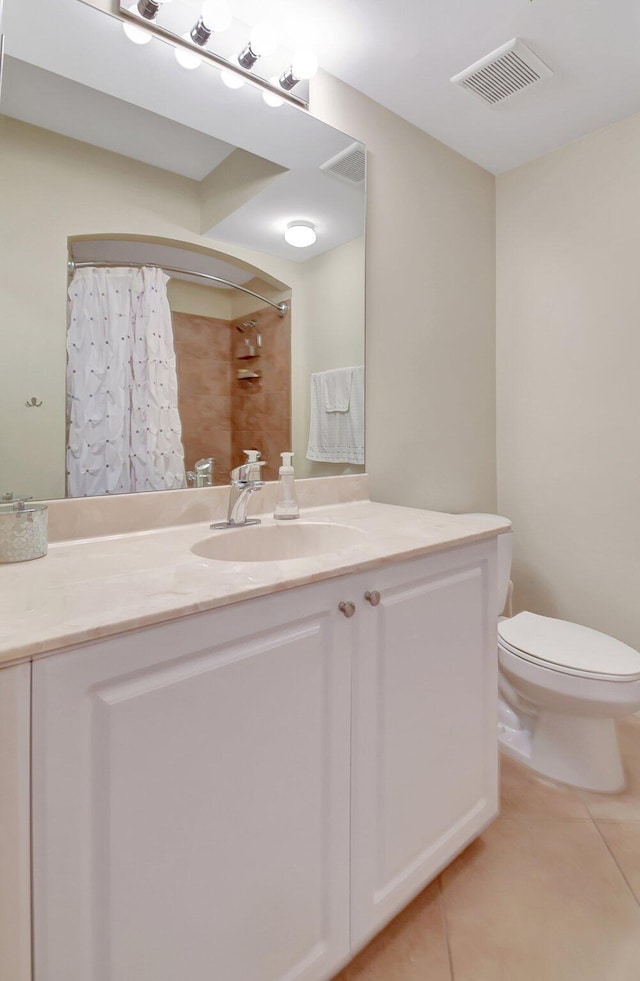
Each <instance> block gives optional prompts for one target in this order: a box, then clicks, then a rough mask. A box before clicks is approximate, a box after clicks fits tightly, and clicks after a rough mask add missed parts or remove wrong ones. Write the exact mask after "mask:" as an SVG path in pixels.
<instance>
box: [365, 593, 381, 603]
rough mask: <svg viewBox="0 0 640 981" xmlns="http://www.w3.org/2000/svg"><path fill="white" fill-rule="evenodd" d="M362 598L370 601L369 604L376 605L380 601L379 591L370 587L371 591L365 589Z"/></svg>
mask: <svg viewBox="0 0 640 981" xmlns="http://www.w3.org/2000/svg"><path fill="white" fill-rule="evenodd" d="M364 598H365V599H366V601H367V603H371V606H377V605H378V603H379V602H380V593H379V592H378V590H377V589H372V590H371V592H369V590H367V591H366V593H365V594H364Z"/></svg>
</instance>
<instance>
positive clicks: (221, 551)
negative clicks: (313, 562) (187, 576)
mask: <svg viewBox="0 0 640 981" xmlns="http://www.w3.org/2000/svg"><path fill="white" fill-rule="evenodd" d="M365 534H366V533H365V532H363V531H361V530H360V529H359V528H352V527H351V525H337V524H324V523H321V522H309V521H305V522H303V521H297V520H296V521H293V522H282V523H281V524H278V525H250V526H249V527H248V528H229V529H228V530H224V531H219V532H218V533H217V534H216V535H212V536H211V538H205V539H204V540H203V541H201V542H197V543H196V544H195V545H194V546H193V547H192V549H191V551H192V552H194V553H195V554H196V555H201V556H203V558H205V559H217V560H219V561H222V562H281V561H283V560H286V559H306V558H310V557H311V556H314V555H322V554H323V553H325V552H342V551H344V550H345V549H348V548H351V547H352V546H354V545H359V544H360V543H361V542H362V541H363V540H364V538H365Z"/></svg>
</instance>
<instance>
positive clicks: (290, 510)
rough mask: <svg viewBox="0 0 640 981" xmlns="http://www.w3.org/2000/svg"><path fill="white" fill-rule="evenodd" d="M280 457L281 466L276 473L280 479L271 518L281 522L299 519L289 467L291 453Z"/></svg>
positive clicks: (294, 487)
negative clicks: (276, 499) (276, 500)
mask: <svg viewBox="0 0 640 981" xmlns="http://www.w3.org/2000/svg"><path fill="white" fill-rule="evenodd" d="M280 456H281V457H282V466H281V467H280V470H279V471H278V476H279V478H280V481H279V483H278V502H277V504H276V509H275V511H274V512H273V516H274V518H279V519H281V520H287V519H291V518H299V517H300V510H299V508H298V501H297V500H296V485H295V476H294V471H293V467H292V465H291V460H292V459H293V453H281V454H280Z"/></svg>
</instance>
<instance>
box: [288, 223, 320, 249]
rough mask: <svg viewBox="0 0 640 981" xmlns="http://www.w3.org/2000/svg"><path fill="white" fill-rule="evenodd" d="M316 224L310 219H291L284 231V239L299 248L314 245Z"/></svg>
mask: <svg viewBox="0 0 640 981" xmlns="http://www.w3.org/2000/svg"><path fill="white" fill-rule="evenodd" d="M317 237H318V236H317V235H316V230H315V226H314V225H313V224H312V223H311V222H310V221H290V222H289V224H288V225H287V228H286V231H285V233H284V240H285V242H288V243H289V245H295V247H296V248H297V249H306V248H307V247H308V246H309V245H313V243H314V242H315V240H316V238H317Z"/></svg>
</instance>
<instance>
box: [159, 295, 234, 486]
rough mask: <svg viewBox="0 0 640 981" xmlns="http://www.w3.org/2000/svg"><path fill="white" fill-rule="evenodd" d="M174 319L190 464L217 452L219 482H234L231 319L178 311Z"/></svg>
mask: <svg viewBox="0 0 640 981" xmlns="http://www.w3.org/2000/svg"><path fill="white" fill-rule="evenodd" d="M172 319H173V338H174V345H175V350H176V362H177V373H178V410H179V412H180V419H181V420H182V442H183V445H184V455H185V465H186V469H187V470H191V469H192V468H193V465H194V463H195V462H196V460H200V459H202V457H207V456H212V457H214V460H215V471H214V482H215V483H216V484H228V483H229V471H230V470H231V467H232V463H231V425H232V423H231V403H232V389H231V385H232V380H231V379H232V367H233V365H232V348H231V341H232V338H231V330H230V329H229V322H228V321H227V320H218V319H215V318H214V317H199V316H196V315H195V314H190V313H176V312H175V311H174V312H173V313H172ZM234 333H235V332H234Z"/></svg>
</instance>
